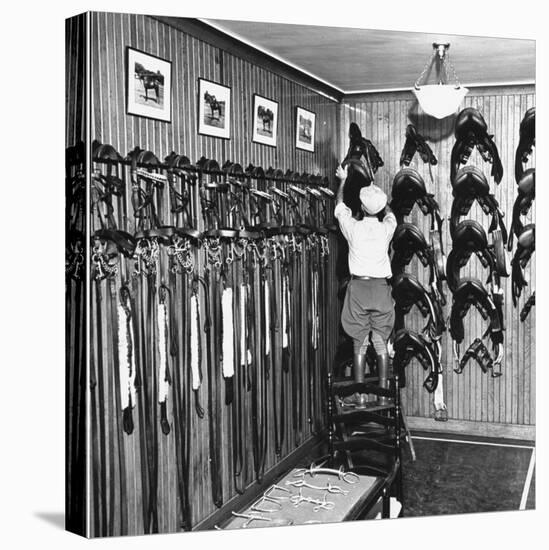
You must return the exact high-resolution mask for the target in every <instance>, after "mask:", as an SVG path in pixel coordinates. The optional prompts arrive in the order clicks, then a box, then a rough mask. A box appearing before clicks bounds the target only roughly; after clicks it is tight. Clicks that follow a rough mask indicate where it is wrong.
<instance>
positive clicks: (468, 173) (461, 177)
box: [450, 166, 507, 244]
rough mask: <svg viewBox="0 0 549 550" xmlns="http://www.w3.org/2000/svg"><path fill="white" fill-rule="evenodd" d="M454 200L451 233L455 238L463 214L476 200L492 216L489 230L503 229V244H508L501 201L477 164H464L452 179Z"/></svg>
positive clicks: (466, 212) (451, 214)
mask: <svg viewBox="0 0 549 550" xmlns="http://www.w3.org/2000/svg"><path fill="white" fill-rule="evenodd" d="M452 187H453V195H454V200H453V201H452V208H451V211H450V235H451V237H452V240H453V239H454V233H455V230H456V227H457V225H458V223H459V218H460V217H461V216H466V215H467V214H468V213H469V210H471V206H472V205H473V202H474V201H475V200H476V201H477V202H478V203H479V205H480V207H481V208H482V211H483V212H484V213H485V214H487V215H491V216H492V221H491V224H490V228H489V230H488V231H489V232H490V233H492V232H493V231H495V230H496V229H497V228H498V227H499V229H500V230H501V235H502V239H503V244H507V228H506V227H505V223H504V222H503V213H502V212H501V210H500V209H499V203H498V201H497V200H496V198H495V197H494V195H492V194H490V192H489V186H488V182H487V181H486V176H485V175H484V174H483V173H482V172H481V171H480V170H479V169H478V168H477V167H476V166H464V167H463V168H460V169H459V171H458V172H457V174H456V177H455V178H454V179H453V180H452Z"/></svg>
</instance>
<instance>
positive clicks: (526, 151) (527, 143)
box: [515, 107, 536, 183]
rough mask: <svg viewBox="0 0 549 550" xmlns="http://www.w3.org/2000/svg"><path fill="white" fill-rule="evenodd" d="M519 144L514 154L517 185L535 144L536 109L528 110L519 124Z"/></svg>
mask: <svg viewBox="0 0 549 550" xmlns="http://www.w3.org/2000/svg"><path fill="white" fill-rule="evenodd" d="M519 135H520V138H519V144H518V146H517V151H516V153H515V181H516V182H517V183H519V181H520V180H521V178H522V175H523V173H524V165H525V164H526V163H527V162H528V159H529V157H530V155H531V154H532V148H533V147H534V146H535V144H536V108H535V107H532V108H531V109H528V110H527V111H526V113H525V114H524V118H523V119H522V122H521V123H520V129H519Z"/></svg>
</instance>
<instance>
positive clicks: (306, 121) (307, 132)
mask: <svg viewBox="0 0 549 550" xmlns="http://www.w3.org/2000/svg"><path fill="white" fill-rule="evenodd" d="M312 127H313V121H312V120H311V119H310V118H305V117H304V116H302V115H299V139H300V140H301V141H304V142H305V143H311V137H312Z"/></svg>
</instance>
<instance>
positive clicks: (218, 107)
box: [204, 91, 223, 123]
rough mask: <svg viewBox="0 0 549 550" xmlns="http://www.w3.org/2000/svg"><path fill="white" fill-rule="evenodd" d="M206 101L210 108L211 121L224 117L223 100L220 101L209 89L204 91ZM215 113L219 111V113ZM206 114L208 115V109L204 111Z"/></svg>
mask: <svg viewBox="0 0 549 550" xmlns="http://www.w3.org/2000/svg"><path fill="white" fill-rule="evenodd" d="M204 101H205V102H206V104H207V105H208V107H209V110H210V123H211V122H212V121H213V120H218V121H220V120H221V118H222V117H223V102H221V101H218V100H217V99H216V97H215V96H214V95H212V94H210V93H209V92H208V91H206V92H205V93H204ZM215 113H217V115H216V114H215ZM204 116H206V111H204Z"/></svg>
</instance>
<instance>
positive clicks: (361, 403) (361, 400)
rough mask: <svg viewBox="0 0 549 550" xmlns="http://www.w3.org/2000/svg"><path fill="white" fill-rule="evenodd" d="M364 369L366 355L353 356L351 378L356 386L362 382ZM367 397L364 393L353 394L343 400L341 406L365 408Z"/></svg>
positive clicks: (355, 354)
mask: <svg viewBox="0 0 549 550" xmlns="http://www.w3.org/2000/svg"><path fill="white" fill-rule="evenodd" d="M365 367H366V354H365V353H354V354H353V377H354V379H355V382H356V383H357V384H359V383H363V382H364V368H365ZM367 403H368V396H367V395H366V394H365V393H355V394H353V395H349V396H348V397H346V398H345V399H343V404H344V405H346V406H349V407H356V408H359V409H360V408H365V407H366V404H367Z"/></svg>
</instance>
